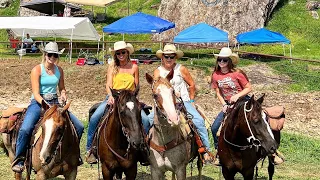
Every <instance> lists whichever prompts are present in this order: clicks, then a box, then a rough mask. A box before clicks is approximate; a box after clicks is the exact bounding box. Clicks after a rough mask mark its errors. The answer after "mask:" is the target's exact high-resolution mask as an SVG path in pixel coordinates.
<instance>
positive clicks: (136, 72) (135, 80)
mask: <svg viewBox="0 0 320 180" xmlns="http://www.w3.org/2000/svg"><path fill="white" fill-rule="evenodd" d="M133 69H134V84H135V85H136V87H137V85H138V84H139V67H138V66H137V65H136V64H133Z"/></svg>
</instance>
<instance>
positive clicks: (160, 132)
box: [146, 71, 203, 180]
mask: <svg viewBox="0 0 320 180" xmlns="http://www.w3.org/2000/svg"><path fill="white" fill-rule="evenodd" d="M172 78H173V71H171V72H170V73H169V74H168V75H167V77H166V78H162V77H160V78H159V79H153V77H152V76H150V75H149V74H146V79H147V81H148V83H149V84H151V86H152V94H153V98H154V111H155V113H154V114H155V115H154V123H153V125H152V127H151V129H150V131H149V134H148V136H149V138H150V149H151V152H150V157H149V159H150V167H151V176H152V179H153V180H158V179H164V174H165V172H166V171H171V172H172V178H173V179H174V178H175V177H176V179H178V180H180V179H186V167H187V164H188V163H189V161H190V160H193V159H194V158H195V157H197V156H198V155H199V154H198V151H197V145H196V143H195V140H194V138H191V136H188V135H186V133H185V132H184V130H185V128H186V125H185V124H183V123H182V119H181V118H180V117H183V116H181V114H180V113H181V112H180V111H179V110H177V108H176V100H177V97H176V95H175V92H174V89H173V87H172V85H171V84H170V80H171V79H172ZM181 103H183V102H181ZM197 164H198V170H199V177H200V178H201V169H202V166H203V165H202V161H201V160H200V158H199V156H198V161H197Z"/></svg>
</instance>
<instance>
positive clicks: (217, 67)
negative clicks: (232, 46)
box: [212, 57, 249, 81]
mask: <svg viewBox="0 0 320 180" xmlns="http://www.w3.org/2000/svg"><path fill="white" fill-rule="evenodd" d="M218 58H219V57H218ZM218 58H217V60H216V64H215V66H214V71H213V73H214V72H217V71H220V72H221V67H220V66H219V63H218ZM228 59H229V60H228V68H229V69H230V71H231V72H239V73H241V74H243V75H244V77H245V78H246V79H247V80H248V81H249V79H248V76H247V75H246V73H245V72H244V71H242V70H241V69H239V68H236V65H235V64H233V63H232V59H231V58H229V57H228ZM213 73H212V75H213Z"/></svg>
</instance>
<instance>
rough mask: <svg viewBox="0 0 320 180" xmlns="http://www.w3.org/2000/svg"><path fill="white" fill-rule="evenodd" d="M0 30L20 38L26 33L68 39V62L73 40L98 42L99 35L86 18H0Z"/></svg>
mask: <svg viewBox="0 0 320 180" xmlns="http://www.w3.org/2000/svg"><path fill="white" fill-rule="evenodd" d="M0 29H11V30H12V31H13V32H14V34H15V35H16V36H18V37H22V38H23V37H24V36H25V34H27V33H28V34H29V35H30V36H31V37H62V38H67V39H70V62H71V57H72V40H73V39H77V40H96V41H100V36H99V34H98V33H97V31H96V29H95V28H94V27H93V25H92V23H91V22H90V20H89V19H88V18H87V17H51V16H32V17H0ZM98 49H99V43H98Z"/></svg>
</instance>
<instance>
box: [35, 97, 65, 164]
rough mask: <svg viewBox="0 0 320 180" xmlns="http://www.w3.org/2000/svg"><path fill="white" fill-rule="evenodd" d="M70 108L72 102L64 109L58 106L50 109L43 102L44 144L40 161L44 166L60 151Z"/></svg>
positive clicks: (42, 126) (42, 125)
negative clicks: (60, 143) (59, 147)
mask: <svg viewBox="0 0 320 180" xmlns="http://www.w3.org/2000/svg"><path fill="white" fill-rule="evenodd" d="M69 106H70V102H69V103H67V104H66V105H65V106H64V107H63V108H60V107H58V106H57V105H53V106H51V107H49V106H48V105H47V104H46V103H45V102H44V101H42V108H43V109H44V110H45V113H44V115H43V120H42V124H41V128H42V134H41V135H42V138H43V144H42V147H41V150H40V160H41V164H42V165H46V164H48V163H49V162H50V161H51V159H52V157H53V155H54V154H55V153H56V151H57V149H58V144H59V142H61V140H62V138H63V135H64V130H65V127H66V117H67V114H66V113H67V109H68V108H69Z"/></svg>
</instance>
